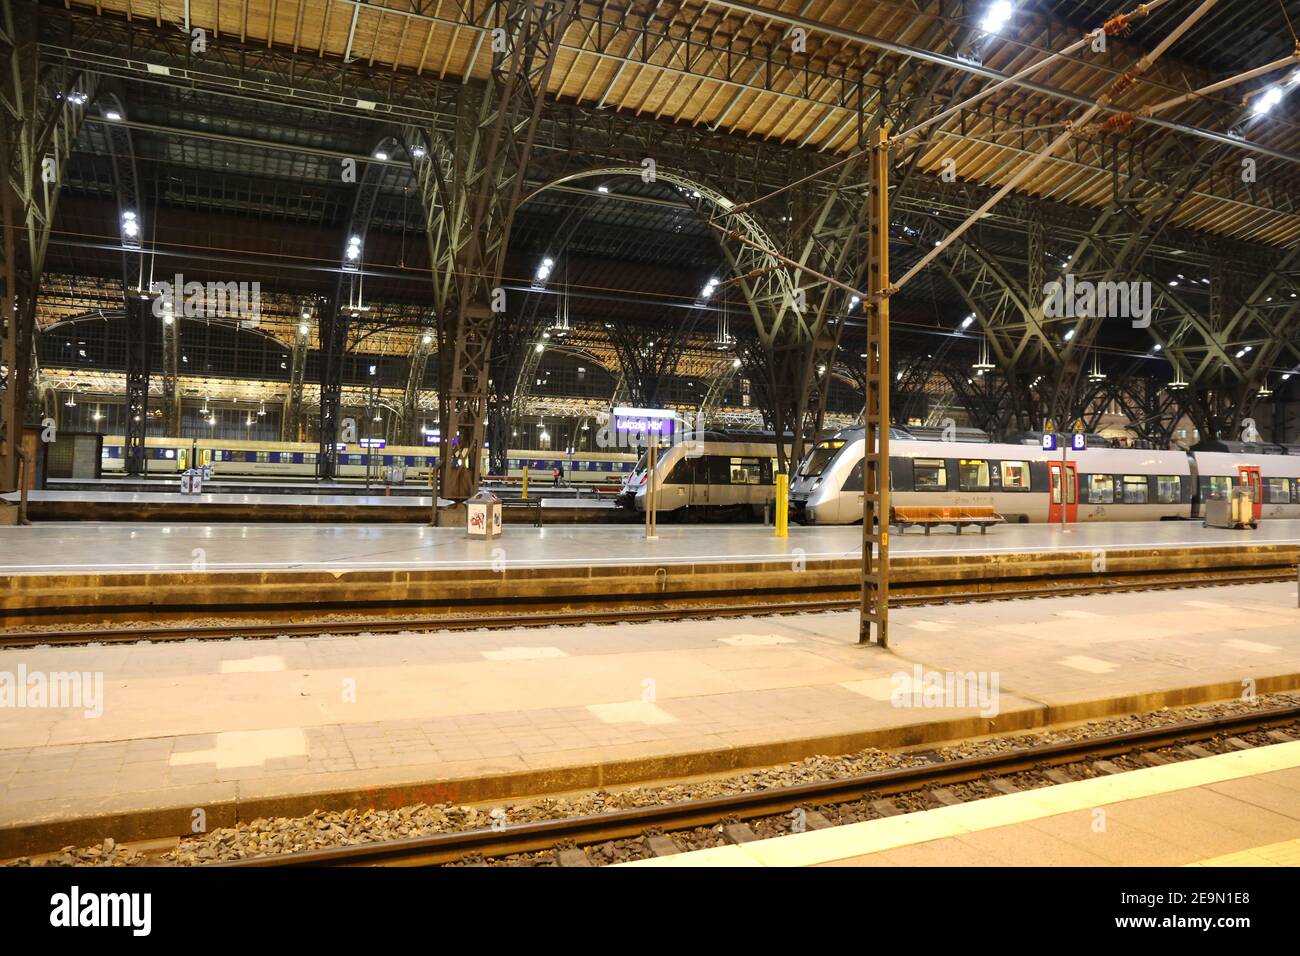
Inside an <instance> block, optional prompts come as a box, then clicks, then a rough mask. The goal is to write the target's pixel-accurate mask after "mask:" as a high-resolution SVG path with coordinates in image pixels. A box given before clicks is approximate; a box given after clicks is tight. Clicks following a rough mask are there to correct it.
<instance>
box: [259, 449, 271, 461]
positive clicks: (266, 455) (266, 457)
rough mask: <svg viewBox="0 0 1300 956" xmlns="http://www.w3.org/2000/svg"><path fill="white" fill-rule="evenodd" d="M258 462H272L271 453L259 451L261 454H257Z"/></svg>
mask: <svg viewBox="0 0 1300 956" xmlns="http://www.w3.org/2000/svg"><path fill="white" fill-rule="evenodd" d="M257 460H258V461H270V460H271V453H270V452H268V451H259V452H258V453H257Z"/></svg>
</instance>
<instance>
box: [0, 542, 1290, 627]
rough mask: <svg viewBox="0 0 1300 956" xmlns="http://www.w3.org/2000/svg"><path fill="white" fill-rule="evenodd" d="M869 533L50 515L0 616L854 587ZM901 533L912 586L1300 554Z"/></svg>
mask: <svg viewBox="0 0 1300 956" xmlns="http://www.w3.org/2000/svg"><path fill="white" fill-rule="evenodd" d="M861 539H862V530H861V528H857V527H852V526H848V527H811V528H810V527H799V526H794V527H791V528H790V533H789V537H786V538H778V537H776V536H775V535H774V533H773V529H772V528H768V527H764V526H762V525H726V526H724V525H714V526H707V525H706V526H699V525H660V527H659V529H658V537H657V538H656V539H654V540H648V539H647V538H646V536H645V533H644V530H643V529H642V528H641V527H639V526H585V525H559V526H555V527H552V526H544V527H541V528H532V527H521V526H507V527H506V528H505V529H504V530H503V533H502V535H500V536H499V537H496V538H493V539H490V540H482V539H478V540H471V539H469V538H468V537H467V536H466V534H465V532H464V531H462V530H459V529H455V528H431V527H427V526H423V525H411V526H373V527H372V526H359V525H351V524H349V525H323V524H310V525H267V524H175V525H171V524H161V525H160V524H130V523H112V524H91V523H84V522H78V523H66V524H64V523H41V524H36V525H31V526H28V527H9V528H0V622H4V621H14V620H18V619H21V618H22V617H23V616H36V615H41V614H47V615H48V614H54V613H60V614H64V615H68V616H70V618H69V619H71V616H75V615H83V617H78V618H77V619H79V620H91V619H93V616H94V615H95V614H98V613H101V612H103V613H107V612H108V611H109V610H110V609H120V608H129V607H132V606H138V607H141V608H145V609H148V610H149V612H150V613H151V614H153V615H157V614H160V613H162V612H164V611H166V610H168V609H169V608H181V607H184V608H186V609H190V610H193V609H195V608H199V609H210V610H211V611H212V612H213V613H217V612H220V611H222V610H229V609H231V608H238V607H243V606H247V605H253V604H255V605H257V606H258V607H259V608H261V609H263V610H275V609H281V610H285V611H288V610H292V609H294V608H296V607H300V606H301V605H302V604H303V603H304V601H307V602H309V603H310V604H311V605H312V606H313V607H317V608H331V609H339V610H347V609H359V608H362V607H380V606H383V607H388V608H392V607H402V606H409V607H418V608H420V609H421V610H422V611H428V610H429V609H431V608H446V607H451V606H453V605H456V606H460V607H467V606H487V605H492V606H497V605H500V604H501V603H503V602H514V603H518V602H522V601H550V602H555V601H557V600H559V599H566V598H583V599H595V598H600V597H612V596H622V597H624V598H627V599H630V600H645V599H650V598H655V599H662V600H667V599H685V598H691V599H695V598H698V599H701V600H702V599H706V598H710V597H716V596H727V595H732V596H734V595H737V594H740V593H742V592H743V593H746V594H764V593H767V594H783V595H792V594H795V595H814V594H823V595H835V594H845V593H848V592H850V591H854V590H855V589H857V588H858V586H859V581H860V563H861ZM890 540H891V545H890V547H891V569H892V570H891V574H892V576H893V581H894V584H895V585H896V586H898V587H900V588H904V587H905V588H909V589H911V590H912V591H913V592H914V593H941V592H942V590H943V589H944V588H951V587H952V586H953V585H954V583H963V584H965V585H968V586H969V589H970V590H979V589H988V588H993V587H1000V586H1002V585H1003V584H1005V583H1007V582H1011V583H1023V582H1028V581H1035V580H1036V581H1043V582H1049V583H1052V582H1055V583H1057V584H1060V583H1063V582H1078V581H1084V580H1085V579H1091V580H1093V581H1097V580H1101V579H1102V578H1105V577H1107V576H1109V578H1116V579H1118V578H1119V577H1122V576H1124V575H1134V574H1143V575H1150V574H1153V573H1169V574H1188V573H1193V572H1194V573H1197V574H1201V575H1214V574H1228V573H1236V572H1239V571H1251V570H1252V569H1275V570H1281V569H1285V568H1287V567H1291V568H1294V566H1295V565H1296V564H1297V562H1300V520H1275V521H1265V522H1263V523H1261V524H1260V526H1259V527H1258V528H1257V529H1256V530H1253V531H1228V530H1221V529H1215V528H1204V527H1202V526H1201V525H1200V524H1199V523H1196V522H1105V523H1100V522H1099V523H1092V524H1084V525H1074V526H1072V527H1071V528H1070V529H1069V530H1067V531H1062V529H1060V528H1059V527H1057V526H1055V525H1028V524H1026V525H1003V526H999V527H997V528H995V529H994V530H992V531H990V532H989V533H988V534H986V535H980V534H971V533H966V534H961V535H957V534H951V533H949V534H944V533H935V534H931V535H922V534H918V533H912V534H899V533H894V534H892V535H891V538H890ZM1291 573H1292V574H1293V575H1294V573H1295V572H1294V570H1292V572H1291ZM1109 578H1108V579H1109ZM84 615H88V616H84Z"/></svg>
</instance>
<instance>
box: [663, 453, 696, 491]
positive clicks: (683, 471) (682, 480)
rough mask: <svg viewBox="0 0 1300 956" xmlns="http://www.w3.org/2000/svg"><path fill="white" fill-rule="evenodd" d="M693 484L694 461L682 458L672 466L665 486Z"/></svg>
mask: <svg viewBox="0 0 1300 956" xmlns="http://www.w3.org/2000/svg"><path fill="white" fill-rule="evenodd" d="M694 483H695V459H694V458H686V457H685V456H683V457H682V460H681V461H679V462H678V463H677V464H675V465H673V470H672V471H671V472H670V473H669V475H668V482H667V484H670V485H690V484H694Z"/></svg>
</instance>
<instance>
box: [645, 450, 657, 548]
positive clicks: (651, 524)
mask: <svg viewBox="0 0 1300 956" xmlns="http://www.w3.org/2000/svg"><path fill="white" fill-rule="evenodd" d="M646 454H647V455H648V456H649V457H648V459H647V468H646V477H645V536H646V540H647V541H653V540H654V539H655V538H657V537H659V527H658V515H657V514H656V513H655V512H656V510H657V507H658V502H657V501H656V500H655V472H657V471H658V465H659V445H658V444H657V443H656V442H653V441H652V442H651V443H650V445H649V447H648V448H647V449H646Z"/></svg>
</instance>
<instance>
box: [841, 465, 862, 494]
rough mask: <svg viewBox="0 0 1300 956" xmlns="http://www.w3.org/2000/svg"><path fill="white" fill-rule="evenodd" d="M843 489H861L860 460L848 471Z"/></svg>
mask: <svg viewBox="0 0 1300 956" xmlns="http://www.w3.org/2000/svg"><path fill="white" fill-rule="evenodd" d="M843 490H844V491H862V490H863V484H862V462H861V461H859V462H858V463H857V464H856V465H854V466H853V470H852V471H851V472H849V476H848V477H847V478H845V479H844V488H843Z"/></svg>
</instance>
